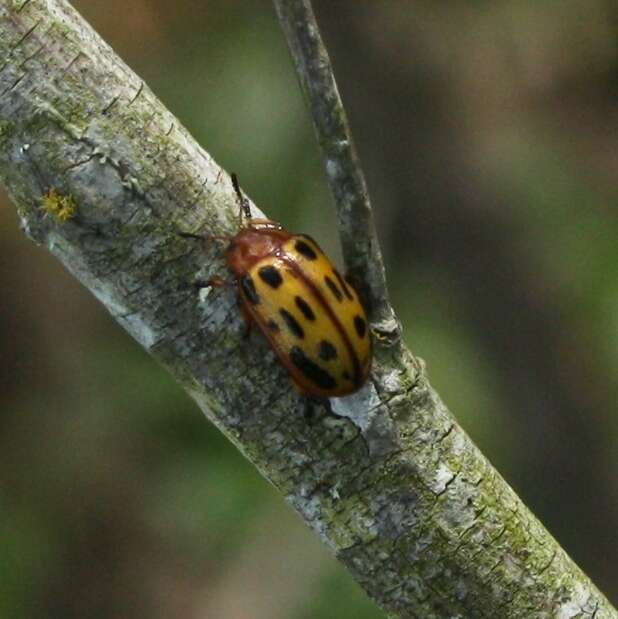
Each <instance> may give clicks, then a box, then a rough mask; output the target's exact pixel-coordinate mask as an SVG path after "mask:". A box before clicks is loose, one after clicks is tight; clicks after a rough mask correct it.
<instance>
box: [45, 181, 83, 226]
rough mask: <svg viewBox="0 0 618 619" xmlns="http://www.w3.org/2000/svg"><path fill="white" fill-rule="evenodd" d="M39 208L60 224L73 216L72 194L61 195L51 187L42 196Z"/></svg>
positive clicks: (74, 207) (73, 202)
mask: <svg viewBox="0 0 618 619" xmlns="http://www.w3.org/2000/svg"><path fill="white" fill-rule="evenodd" d="M41 208H42V209H43V210H44V211H45V214H46V215H51V216H52V217H53V218H54V219H56V220H57V221H59V222H60V223H61V224H63V223H65V222H66V221H69V219H72V218H73V217H74V216H75V209H76V205H75V200H74V199H73V196H71V195H68V196H63V195H62V194H59V193H58V192H57V191H56V190H55V189H54V188H53V187H52V188H51V189H49V190H48V191H47V193H46V194H45V195H44V196H43V203H42V204H41Z"/></svg>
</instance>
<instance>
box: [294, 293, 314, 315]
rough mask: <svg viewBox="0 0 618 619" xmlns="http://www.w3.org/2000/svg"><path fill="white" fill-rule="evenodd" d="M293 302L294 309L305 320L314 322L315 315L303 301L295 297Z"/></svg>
mask: <svg viewBox="0 0 618 619" xmlns="http://www.w3.org/2000/svg"><path fill="white" fill-rule="evenodd" d="M294 301H296V307H297V308H298V309H299V310H300V311H301V312H302V313H303V316H304V317H305V318H306V319H307V320H315V314H314V313H313V310H312V309H311V307H310V306H309V303H307V301H305V299H303V298H302V297H298V296H297V297H295V299H294Z"/></svg>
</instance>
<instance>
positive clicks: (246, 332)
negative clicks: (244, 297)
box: [240, 303, 253, 340]
mask: <svg viewBox="0 0 618 619" xmlns="http://www.w3.org/2000/svg"><path fill="white" fill-rule="evenodd" d="M240 315H241V316H242V317H243V319H244V321H245V330H244V332H243V334H242V339H243V340H247V339H249V336H250V335H251V329H252V328H253V318H252V317H251V314H250V313H249V312H248V311H247V308H246V307H245V306H244V305H243V304H242V303H241V304H240Z"/></svg>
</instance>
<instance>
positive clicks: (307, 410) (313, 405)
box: [303, 395, 333, 424]
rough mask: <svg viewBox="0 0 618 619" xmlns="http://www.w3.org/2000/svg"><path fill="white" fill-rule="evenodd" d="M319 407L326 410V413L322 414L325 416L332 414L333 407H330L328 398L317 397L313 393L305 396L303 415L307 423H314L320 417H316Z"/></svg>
mask: <svg viewBox="0 0 618 619" xmlns="http://www.w3.org/2000/svg"><path fill="white" fill-rule="evenodd" d="M320 408H324V409H325V410H326V415H323V416H325V417H327V416H329V415H332V414H333V409H332V408H331V405H330V400H329V399H328V398H318V397H317V396H313V395H310V396H305V399H304V408H303V417H304V418H305V421H306V422H307V423H308V424H313V423H316V422H317V421H318V420H319V419H320V417H318V412H319V409H320Z"/></svg>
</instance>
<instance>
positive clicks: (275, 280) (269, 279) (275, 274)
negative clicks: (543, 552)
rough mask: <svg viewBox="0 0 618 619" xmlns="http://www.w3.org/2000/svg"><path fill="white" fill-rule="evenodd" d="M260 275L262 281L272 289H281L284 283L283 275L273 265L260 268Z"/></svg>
mask: <svg viewBox="0 0 618 619" xmlns="http://www.w3.org/2000/svg"><path fill="white" fill-rule="evenodd" d="M258 275H259V276H260V279H261V280H262V281H263V282H264V283H265V284H268V285H269V286H270V287H271V288H279V286H281V284H282V283H283V277H281V273H279V271H278V269H277V267H274V266H273V265H272V264H267V265H266V266H263V267H260V268H259V269H258Z"/></svg>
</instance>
